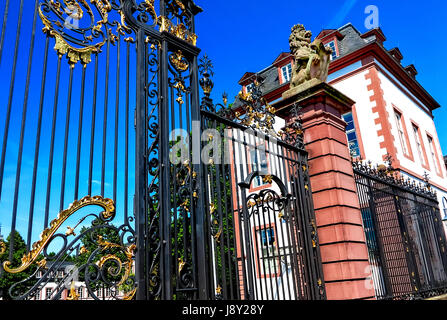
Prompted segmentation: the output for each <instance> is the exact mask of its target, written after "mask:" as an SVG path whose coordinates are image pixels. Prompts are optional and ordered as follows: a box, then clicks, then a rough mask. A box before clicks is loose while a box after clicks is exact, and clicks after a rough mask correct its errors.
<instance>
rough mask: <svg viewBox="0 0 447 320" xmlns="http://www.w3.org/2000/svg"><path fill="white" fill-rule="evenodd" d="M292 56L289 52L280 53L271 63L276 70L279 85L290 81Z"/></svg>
mask: <svg viewBox="0 0 447 320" xmlns="http://www.w3.org/2000/svg"><path fill="white" fill-rule="evenodd" d="M293 63H294V61H293V55H292V54H291V53H289V52H282V53H281V54H280V55H279V56H278V57H277V58H276V59H275V61H273V63H272V65H273V66H275V67H276V68H277V69H278V78H279V83H280V84H284V83H287V82H290V80H291V79H292V68H293Z"/></svg>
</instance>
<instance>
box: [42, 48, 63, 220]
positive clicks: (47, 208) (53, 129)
mask: <svg viewBox="0 0 447 320" xmlns="http://www.w3.org/2000/svg"><path fill="white" fill-rule="evenodd" d="M61 62H62V56H61V55H59V59H58V62H57V71H56V87H55V92H54V105H53V123H52V127H51V142H50V155H49V160H48V176H47V193H46V201H45V218H44V228H46V227H47V226H48V219H49V213H50V195H51V178H52V176H53V156H54V139H55V135H56V121H57V108H58V103H59V83H60V76H61Z"/></svg>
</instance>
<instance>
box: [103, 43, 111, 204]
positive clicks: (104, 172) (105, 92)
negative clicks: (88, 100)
mask: <svg viewBox="0 0 447 320" xmlns="http://www.w3.org/2000/svg"><path fill="white" fill-rule="evenodd" d="M109 71H110V40H109V39H108V40H107V57H106V72H105V79H104V82H105V85H104V86H105V89H104V120H103V127H102V162H101V196H104V189H105V179H106V152H107V113H108V106H109Z"/></svg>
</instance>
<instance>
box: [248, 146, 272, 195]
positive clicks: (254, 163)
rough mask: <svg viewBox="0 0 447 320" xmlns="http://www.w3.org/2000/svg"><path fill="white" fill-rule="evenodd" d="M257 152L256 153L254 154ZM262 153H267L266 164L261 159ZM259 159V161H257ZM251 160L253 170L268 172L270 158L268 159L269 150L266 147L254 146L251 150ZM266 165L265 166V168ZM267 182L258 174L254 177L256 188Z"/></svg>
mask: <svg viewBox="0 0 447 320" xmlns="http://www.w3.org/2000/svg"><path fill="white" fill-rule="evenodd" d="M254 153H255V155H254ZM261 153H262V154H264V155H265V165H264V164H263V163H262V160H261ZM255 160H259V161H255ZM250 161H251V169H252V172H254V171H260V172H267V170H268V159H267V151H266V150H265V148H262V147H261V148H253V149H251V150H250ZM263 167H265V168H263ZM265 184H267V183H265V182H264V181H263V180H262V177H260V176H258V177H255V178H254V179H253V186H254V187H255V188H258V187H260V186H263V185H265Z"/></svg>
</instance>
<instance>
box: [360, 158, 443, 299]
mask: <svg viewBox="0 0 447 320" xmlns="http://www.w3.org/2000/svg"><path fill="white" fill-rule="evenodd" d="M353 167H354V176H355V180H356V184H357V190H358V196H359V202H360V208H361V212H362V218H363V224H364V230H365V236H366V242H367V246H368V255H369V261H370V265H371V276H372V282H373V283H374V288H375V292H376V297H377V298H378V299H416V298H424V297H429V296H433V295H435V294H437V293H444V292H445V290H446V288H447V273H446V272H447V256H446V253H445V250H446V237H445V233H444V229H443V225H442V221H441V217H440V210H439V205H438V202H437V200H436V195H435V193H434V192H433V190H432V188H431V187H430V186H429V185H428V184H427V183H423V184H422V183H415V182H414V181H411V180H408V179H403V178H402V176H401V175H400V174H398V173H397V172H395V171H394V170H393V169H392V167H391V165H390V166H388V167H387V166H384V165H382V166H378V167H373V166H372V165H371V163H364V162H362V161H355V162H353Z"/></svg>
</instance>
